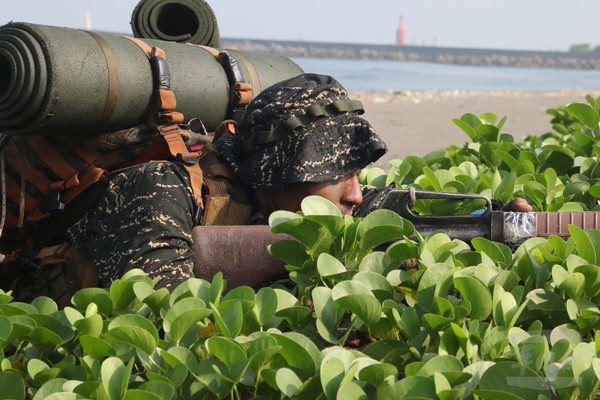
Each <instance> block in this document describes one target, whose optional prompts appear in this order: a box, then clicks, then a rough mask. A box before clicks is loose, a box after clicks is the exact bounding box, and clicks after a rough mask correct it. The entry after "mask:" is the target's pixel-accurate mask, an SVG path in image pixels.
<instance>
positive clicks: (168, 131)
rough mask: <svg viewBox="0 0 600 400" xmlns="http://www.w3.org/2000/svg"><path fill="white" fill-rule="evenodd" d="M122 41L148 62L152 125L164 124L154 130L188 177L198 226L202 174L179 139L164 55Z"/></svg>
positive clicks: (194, 157) (179, 119)
mask: <svg viewBox="0 0 600 400" xmlns="http://www.w3.org/2000/svg"><path fill="white" fill-rule="evenodd" d="M123 37H124V38H127V39H129V40H131V41H132V42H133V43H135V44H136V45H138V47H139V48H140V49H142V51H144V53H145V54H146V56H147V57H148V58H149V59H150V64H151V67H152V74H153V79H154V86H155V88H154V89H155V91H156V96H157V97H156V103H157V108H158V111H157V112H156V116H155V117H154V122H157V123H159V124H167V125H160V126H159V127H158V129H159V131H160V133H161V135H162V137H163V138H164V139H165V141H166V143H167V145H168V146H169V152H170V153H171V156H172V157H173V158H174V159H175V160H177V161H181V162H182V164H183V166H184V167H185V169H186V170H187V172H188V174H189V176H190V181H191V184H192V192H193V194H194V200H195V201H196V205H197V206H198V209H197V212H196V215H195V220H196V221H195V222H196V223H198V222H199V221H200V218H201V215H202V211H203V210H204V201H203V198H202V185H203V184H204V174H203V173H202V169H201V168H200V165H199V164H198V160H199V155H198V153H195V152H190V151H189V150H188V148H187V146H186V144H185V142H184V141H183V138H182V136H181V132H180V128H179V125H178V123H179V122H182V121H183V114H181V113H178V112H175V111H174V109H175V107H176V106H177V101H176V99H175V94H174V93H173V91H172V90H171V87H170V85H171V76H170V73H169V66H168V64H167V60H166V57H165V52H164V51H163V50H162V49H159V48H158V47H152V48H151V47H150V46H149V45H148V44H146V43H145V42H143V41H141V40H139V39H137V38H132V37H129V36H123ZM152 117H153V116H151V118H152Z"/></svg>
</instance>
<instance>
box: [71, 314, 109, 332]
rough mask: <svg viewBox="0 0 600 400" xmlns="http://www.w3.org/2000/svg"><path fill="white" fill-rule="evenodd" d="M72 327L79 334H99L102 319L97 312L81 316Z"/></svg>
mask: <svg viewBox="0 0 600 400" xmlns="http://www.w3.org/2000/svg"><path fill="white" fill-rule="evenodd" d="M73 328H75V329H76V330H77V332H78V333H79V334H80V335H91V336H96V337H98V336H100V335H101V334H102V330H103V328H104V321H103V320H102V317H101V316H100V315H99V314H94V315H90V316H89V317H87V318H82V319H80V320H78V321H76V322H75V323H74V324H73Z"/></svg>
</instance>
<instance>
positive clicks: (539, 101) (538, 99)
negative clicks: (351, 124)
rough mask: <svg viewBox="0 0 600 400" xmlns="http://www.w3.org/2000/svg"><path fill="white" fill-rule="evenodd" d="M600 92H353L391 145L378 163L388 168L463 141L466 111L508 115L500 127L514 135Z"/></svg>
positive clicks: (540, 126) (545, 124) (545, 126)
mask: <svg viewBox="0 0 600 400" xmlns="http://www.w3.org/2000/svg"><path fill="white" fill-rule="evenodd" d="M587 94H590V95H592V96H595V97H597V96H600V90H569V91H493V92H471V91H469V92H467V91H454V92H420V91H378V92H366V91H354V92H351V93H350V96H351V98H356V99H360V100H362V102H363V105H364V107H365V114H364V116H365V118H366V119H368V120H369V121H370V122H371V124H372V125H373V126H374V127H375V129H376V130H377V132H378V133H379V134H380V135H381V136H382V138H383V139H384V140H385V142H386V143H387V145H388V147H389V148H390V150H389V152H388V154H386V156H385V157H384V158H383V159H382V161H381V162H378V163H377V165H380V166H382V167H384V168H386V167H387V161H389V160H391V159H397V158H400V159H401V158H404V157H406V156H409V155H415V156H424V155H425V154H427V153H429V152H431V151H434V150H438V149H440V148H445V147H447V146H449V145H452V144H455V145H462V144H464V143H465V142H467V141H469V140H470V139H469V137H468V136H467V135H466V134H465V133H463V131H462V130H460V129H459V128H458V127H457V126H456V125H454V123H453V122H452V120H453V119H454V118H460V117H461V116H462V115H463V114H465V113H473V114H481V113H484V112H493V113H495V114H496V115H498V117H499V118H502V117H503V116H506V117H507V120H506V123H505V124H504V127H503V129H502V132H505V133H510V134H511V135H513V136H514V137H515V140H520V139H521V138H522V137H523V136H526V135H539V134H543V133H545V132H548V131H550V130H551V125H550V120H551V116H550V115H548V114H547V113H546V110H548V109H549V108H556V107H558V106H559V105H564V104H568V103H572V102H584V103H585V102H586V101H585V96H586V95H587Z"/></svg>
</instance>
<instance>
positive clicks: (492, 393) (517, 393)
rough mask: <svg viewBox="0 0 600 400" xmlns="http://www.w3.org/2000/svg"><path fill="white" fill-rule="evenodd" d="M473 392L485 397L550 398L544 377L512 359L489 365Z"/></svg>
mask: <svg viewBox="0 0 600 400" xmlns="http://www.w3.org/2000/svg"><path fill="white" fill-rule="evenodd" d="M473 393H474V394H476V395H478V396H483V397H485V398H506V399H510V398H519V399H539V398H546V399H550V398H551V393H550V390H549V388H548V386H547V384H546V382H545V381H544V379H542V378H541V377H540V376H539V375H538V374H537V373H536V372H535V371H533V370H532V369H531V368H528V367H526V366H524V365H519V364H518V363H516V362H513V361H505V362H499V363H497V364H495V365H492V366H491V367H489V368H488V369H487V370H486V371H485V372H484V373H483V375H482V376H481V379H480V380H479V388H478V390H474V391H473ZM500 396H503V397H500Z"/></svg>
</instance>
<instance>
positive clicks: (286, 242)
mask: <svg viewBox="0 0 600 400" xmlns="http://www.w3.org/2000/svg"><path fill="white" fill-rule="evenodd" d="M268 250H269V253H270V254H271V255H272V256H273V257H277V258H279V259H281V260H283V261H285V263H286V264H289V265H293V266H295V267H300V266H302V264H304V263H305V262H306V260H308V259H309V258H310V256H309V255H308V253H307V252H306V247H305V245H304V244H302V243H301V242H299V241H297V240H292V239H283V240H278V241H276V242H275V243H272V244H270V245H269V246H268Z"/></svg>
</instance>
